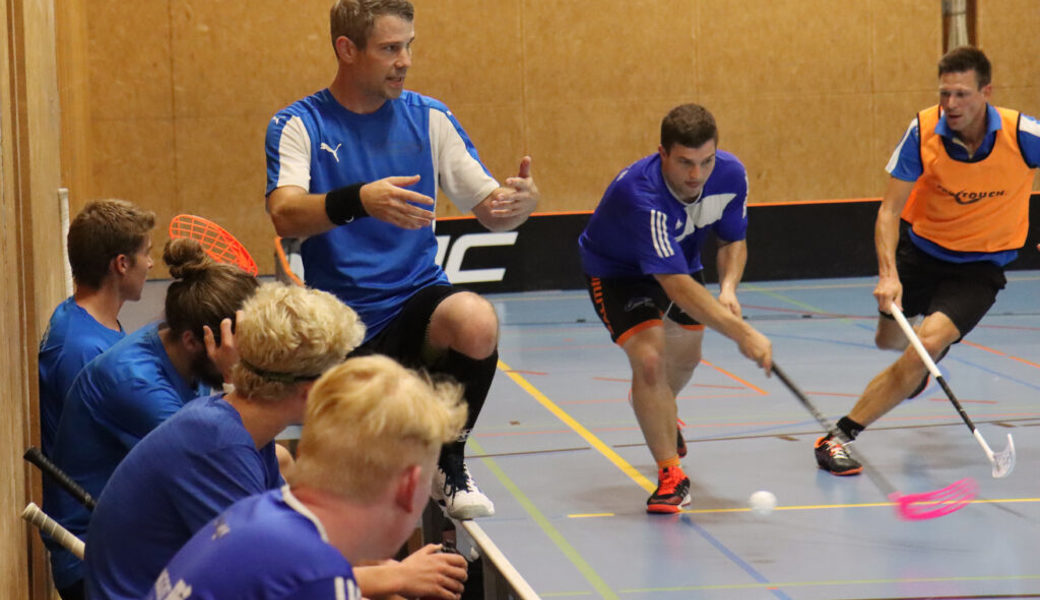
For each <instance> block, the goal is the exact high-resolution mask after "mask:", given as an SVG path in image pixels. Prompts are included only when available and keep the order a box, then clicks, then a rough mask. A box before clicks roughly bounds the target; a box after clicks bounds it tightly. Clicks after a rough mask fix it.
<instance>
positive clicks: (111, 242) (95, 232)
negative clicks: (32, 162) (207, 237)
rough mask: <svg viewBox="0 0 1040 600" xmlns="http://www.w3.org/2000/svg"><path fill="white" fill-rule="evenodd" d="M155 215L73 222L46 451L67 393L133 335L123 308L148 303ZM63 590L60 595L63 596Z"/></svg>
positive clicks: (44, 349)
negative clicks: (144, 293) (68, 291)
mask: <svg viewBox="0 0 1040 600" xmlns="http://www.w3.org/2000/svg"><path fill="white" fill-rule="evenodd" d="M153 227H155V215H154V214H153V213H152V212H150V211H145V210H141V209H140V208H138V207H136V206H134V205H133V204H131V203H130V202H127V201H125V200H98V201H97V202H91V203H90V204H88V205H87V206H86V207H84V208H83V210H82V211H80V213H79V214H78V215H76V218H75V219H73V220H72V223H70V224H69V233H68V236H67V239H68V250H69V264H70V266H71V267H72V281H73V285H74V291H73V295H72V296H71V297H69V298H68V299H66V300H65V301H64V302H62V303H61V304H59V305H58V307H57V308H55V309H54V313H53V314H52V315H51V320H50V323H49V324H48V326H47V332H46V333H45V334H44V335H43V340H42V341H41V342H40V354H39V374H40V446H41V447H42V448H43V453H44V454H46V455H47V456H51V455H52V453H53V445H54V432H55V431H56V430H57V429H58V419H59V418H60V417H61V407H62V403H63V402H64V400H65V394H66V393H67V392H68V391H69V387H70V386H72V381H73V380H74V379H75V378H76V375H78V374H79V371H80V369H82V368H83V365H85V364H87V363H88V362H90V360H91V359H92V358H94V357H95V356H97V355H98V354H101V353H102V352H103V351H104V350H106V349H107V348H108V347H109V346H111V345H112V344H114V343H116V342H118V341H119V340H120V339H122V338H123V336H124V335H125V333H124V331H123V326H122V325H120V323H119V310H120V309H121V308H122V307H123V303H124V302H126V301H127V300H130V301H137V300H140V299H141V290H142V289H143V288H144V282H145V279H146V278H147V276H148V270H149V269H151V268H152V259H151V258H150V257H149V256H148V252H149V251H150V250H151V247H152V243H151V239H150V238H149V234H150V233H151V231H152V228H153ZM59 591H60V590H59Z"/></svg>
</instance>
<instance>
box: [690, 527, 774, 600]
mask: <svg viewBox="0 0 1040 600" xmlns="http://www.w3.org/2000/svg"><path fill="white" fill-rule="evenodd" d="M679 520H680V521H682V522H683V523H685V524H686V525H688V526H689V527H691V528H692V529H693V530H694V531H696V532H697V533H698V534H699V535H700V536H701V537H702V538H704V539H705V540H706V541H707V542H708V543H709V544H711V545H712V546H714V547H715V549H716V550H718V551H719V552H721V553H722V555H723V556H725V557H726V558H728V559H729V560H730V562H732V563H733V564H735V565H737V566H738V567H740V568H741V570H743V571H744V572H745V573H747V574H748V575H750V576H751V578H752V579H754V580H755V581H757V582H758V583H760V584H762V585H764V586H766V589H767V590H769V592H770V593H771V594H773V595H774V596H776V597H777V598H780V599H782V600H791V597H790V596H788V595H787V594H785V593H784V592H783V590H781V589H780V588H778V587H774V586H775V584H773V583H771V582H770V581H769V578H767V577H766V576H765V575H763V574H761V573H759V572H758V569H756V568H755V567H753V566H751V564H750V563H748V562H747V561H746V560H744V559H743V558H741V557H740V555H739V554H737V553H736V552H734V551H732V550H730V549H729V548H727V547H726V545H725V544H723V543H722V542H720V541H719V540H718V538H716V537H715V536H713V535H711V534H710V533H708V530H707V529H705V528H703V527H701V526H700V525H698V524H697V523H695V522H694V521H693V519H691V518H690V515H688V514H683V515H681V516H680V518H679Z"/></svg>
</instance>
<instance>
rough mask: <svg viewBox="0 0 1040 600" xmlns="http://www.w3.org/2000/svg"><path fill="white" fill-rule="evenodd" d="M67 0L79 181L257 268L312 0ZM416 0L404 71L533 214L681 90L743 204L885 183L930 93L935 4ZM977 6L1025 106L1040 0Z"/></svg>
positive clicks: (307, 52)
mask: <svg viewBox="0 0 1040 600" xmlns="http://www.w3.org/2000/svg"><path fill="white" fill-rule="evenodd" d="M77 1H79V2H84V3H86V6H87V7H88V8H89V10H88V11H86V14H87V15H88V19H89V21H90V23H89V28H88V31H89V33H90V41H89V59H88V61H89V64H90V77H91V82H90V86H89V89H90V90H91V93H90V97H89V98H88V99H87V101H86V102H87V105H88V106H89V111H90V114H91V115H92V119H93V121H92V123H91V124H90V127H91V131H92V132H96V135H94V136H93V137H92V140H93V143H94V144H95V145H97V146H99V148H96V149H95V150H100V151H94V152H91V153H90V160H91V161H92V162H93V165H92V169H91V171H90V173H91V174H92V175H93V177H94V181H95V189H94V193H95V194H96V195H99V196H113V195H117V196H124V197H127V198H128V199H131V200H134V201H137V202H140V203H142V204H145V205H147V206H149V207H151V208H153V209H154V210H156V212H157V213H158V214H159V216H160V220H162V221H165V219H166V218H168V217H169V216H172V214H173V213H174V212H179V211H191V212H198V213H202V214H208V215H210V216H214V217H216V218H217V219H218V220H220V221H221V223H222V224H224V225H225V226H227V227H228V228H229V229H231V231H232V232H234V233H235V234H236V235H238V236H239V237H240V238H241V239H242V240H243V241H244V242H245V243H246V245H247V246H248V247H249V248H250V249H251V250H252V251H253V253H254V254H255V255H257V258H258V260H259V262H260V263H261V268H262V270H264V271H267V270H269V269H270V268H271V265H272V264H273V263H272V261H271V258H270V242H269V240H270V238H271V236H272V235H273V229H272V227H271V226H270V223H269V220H268V219H267V217H266V216H265V215H264V214H263V212H262V205H263V198H262V196H263V192H262V189H263V185H264V156H263V135H264V131H265V129H266V125H267V122H268V120H269V119H270V116H271V115H272V114H273V113H274V112H275V111H276V110H278V109H279V108H281V107H282V106H285V105H286V104H288V103H290V102H292V101H294V100H296V99H297V98H300V97H302V96H304V95H307V94H310V93H312V92H314V91H316V90H318V89H321V88H323V87H325V86H326V85H328V83H329V82H330V81H331V79H332V77H333V75H334V71H335V63H334V59H333V55H332V51H331V47H330V42H329V40H328V2H327V0H306V1H303V2H296V3H286V2H274V1H273V0H261V1H259V2H256V1H254V2H246V0H228V1H226V2H208V3H198V2H191V1H190V0H167V1H166V2H150V3H138V4H131V5H127V4H126V3H125V2H122V1H121V0H77ZM415 4H416V11H417V16H416V32H417V39H416V44H415V48H414V59H413V66H412V69H411V71H410V72H409V80H408V86H409V87H410V88H411V89H414V90H416V91H419V92H422V93H425V94H428V95H431V96H433V97H436V98H438V99H441V100H443V101H445V102H446V103H447V104H448V105H449V106H450V107H451V108H452V109H453V111H454V112H455V113H456V115H457V116H458V117H459V119H460V121H461V122H462V123H463V125H464V127H465V128H466V130H467V131H468V132H469V134H470V135H471V137H472V138H473V140H474V141H475V143H476V144H477V147H478V149H479V150H480V153H481V156H482V158H483V159H484V161H485V163H486V164H487V165H488V167H489V169H491V171H492V173H493V174H495V175H496V177H498V178H499V179H500V180H501V179H505V178H506V177H508V176H510V175H512V174H513V173H514V171H515V169H516V164H517V162H518V161H519V158H520V157H521V156H522V155H523V154H524V153H531V154H532V155H533V157H534V169H535V170H534V172H535V175H536V177H537V179H538V182H539V186H540V187H541V189H542V192H543V198H544V199H543V202H542V206H541V209H542V210H547V211H552V210H587V209H591V208H593V207H594V206H595V204H596V202H597V201H598V199H599V197H600V194H601V193H602V191H603V189H604V188H605V187H606V185H607V184H608V183H609V181H610V179H611V178H612V177H613V176H614V174H616V173H617V172H618V171H619V170H620V169H621V168H622V167H624V166H625V164H627V163H628V162H630V161H632V160H634V159H636V158H638V157H640V156H643V155H646V154H648V153H650V152H653V151H654V150H655V149H656V147H657V135H658V134H657V131H658V128H659V123H660V119H661V117H662V116H663V115H664V113H665V112H666V111H667V110H668V109H669V108H671V107H672V106H674V105H676V104H679V103H681V102H686V101H699V102H701V103H703V104H705V105H706V106H708V108H709V109H711V110H712V111H713V112H715V113H716V116H717V118H718V120H719V124H720V128H721V131H722V147H723V148H727V149H730V150H733V151H734V152H736V153H737V154H738V155H739V156H741V157H742V159H744V161H745V163H747V165H748V168H749V171H751V172H753V173H754V174H755V175H754V177H753V190H754V198H755V201H760V202H777V201H791V200H811V199H828V198H841V197H873V196H878V195H880V193H881V190H882V188H883V185H884V178H885V176H884V173H883V170H882V169H883V167H884V164H885V162H887V160H888V156H889V154H890V153H891V151H892V148H893V147H894V146H895V144H896V143H897V141H898V139H899V136H900V135H901V133H902V132H903V130H904V129H905V127H906V124H907V122H908V121H909V120H910V118H912V116H913V114H914V113H915V112H916V111H917V110H919V109H921V108H923V107H924V106H926V105H928V104H931V103H933V102H935V101H936V98H935V63H936V61H937V60H938V57H939V54H940V48H941V29H942V27H941V10H940V5H939V3H938V2H919V1H917V0H865V1H864V2H859V3H853V4H848V5H843V6H842V9H841V10H840V11H839V10H834V6H833V2H830V1H829V0H779V1H776V0H741V1H740V2H729V3H720V2H712V1H710V0H674V1H670V2H665V1H664V0H626V1H621V0H416V2H415ZM981 4H982V6H981V9H980V36H981V39H982V42H983V45H984V46H985V47H986V49H987V50H988V51H989V52H990V53H991V55H992V58H993V60H994V64H995V68H996V72H997V82H998V92H999V93H998V100H1001V99H1005V98H1006V99H1008V100H1009V102H1008V104H1009V105H1012V106H1015V107H1016V108H1021V109H1023V110H1025V111H1027V112H1031V113H1032V114H1037V113H1038V112H1040V106H1036V104H1037V103H1040V91H1038V88H1037V87H1036V85H1037V84H1036V83H1035V82H1036V81H1038V80H1040V78H1038V77H1037V69H1040V66H1037V63H1036V61H1034V60H1032V57H1034V56H1037V55H1038V52H1037V50H1038V48H1037V47H1036V45H1037V44H1038V42H1037V41H1035V39H1036V38H1035V36H1027V35H1008V34H1007V32H1012V31H1023V30H1025V31H1031V30H1033V29H1036V27H1037V25H1038V24H1040V23H1038V21H1040V7H1038V5H1037V3H1036V2H1035V0H992V1H990V0H987V2H986V3H981ZM144 37H147V40H148V42H147V43H143V44H142V43H140V40H141V39H143V38H144ZM1010 100H1014V101H1015V102H1017V103H1019V104H1018V105H1017V106H1016V105H1015V104H1012V103H1011V102H1010ZM112 120H116V121H118V123H112V122H111V121H112ZM164 121H165V122H166V123H168V124H167V125H164V124H163V123H164ZM135 130H139V131H135ZM146 147H149V148H154V149H153V150H151V151H148V152H150V153H148V152H146V151H145V148H146ZM120 153H126V154H129V155H130V156H122V157H120V156H119V154H120ZM102 163H104V164H102ZM793 165H801V166H802V167H803V168H804V171H803V172H801V173H799V174H798V176H797V177H792V175H791V170H792V169H793V168H794V167H793ZM438 210H439V212H440V214H442V215H451V214H457V211H456V210H454V208H453V207H452V206H451V205H450V203H448V202H442V203H441V205H440V207H439V209H438ZM161 242H162V240H161V239H159V240H157V244H156V246H157V247H161V245H162V244H161ZM154 274H155V275H160V276H161V275H164V272H163V271H162V269H156V270H155V272H154Z"/></svg>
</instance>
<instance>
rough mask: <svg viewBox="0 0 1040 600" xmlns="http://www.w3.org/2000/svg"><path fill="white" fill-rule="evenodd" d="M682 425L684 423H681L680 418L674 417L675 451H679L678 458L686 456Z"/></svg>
mask: <svg viewBox="0 0 1040 600" xmlns="http://www.w3.org/2000/svg"><path fill="white" fill-rule="evenodd" d="M683 427H686V423H683V420H682V419H676V424H675V451H676V452H678V453H679V458H686V438H684V437H683V435H682V428H683Z"/></svg>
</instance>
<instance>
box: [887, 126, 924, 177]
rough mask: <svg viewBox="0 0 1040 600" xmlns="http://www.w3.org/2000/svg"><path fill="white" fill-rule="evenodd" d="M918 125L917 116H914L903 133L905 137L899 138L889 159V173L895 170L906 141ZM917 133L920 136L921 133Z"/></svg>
mask: <svg viewBox="0 0 1040 600" xmlns="http://www.w3.org/2000/svg"><path fill="white" fill-rule="evenodd" d="M918 127H919V125H918V123H917V117H914V119H913V120H912V121H910V125H909V126H907V128H906V131H905V132H904V133H903V139H901V140H899V145H898V146H896V149H895V150H894V151H892V156H891V157H890V158H889V159H888V164H887V165H885V172H886V173H888V174H889V175H891V174H892V171H894V170H895V168H896V165H897V164H899V153H900V152H902V151H903V144H905V143H906V140H908V139H910V134H911V133H913V132H914V130H915V129H917V128H918ZM917 135H918V137H920V135H921V134H920V133H918V134H917Z"/></svg>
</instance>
